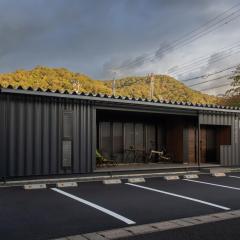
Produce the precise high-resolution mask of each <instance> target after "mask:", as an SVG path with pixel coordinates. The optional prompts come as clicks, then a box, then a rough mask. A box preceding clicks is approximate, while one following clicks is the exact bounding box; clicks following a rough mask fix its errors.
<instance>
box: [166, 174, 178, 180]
mask: <svg viewBox="0 0 240 240" xmlns="http://www.w3.org/2000/svg"><path fill="white" fill-rule="evenodd" d="M164 179H165V180H168V181H170V180H179V179H180V178H179V176H176V175H169V176H164Z"/></svg>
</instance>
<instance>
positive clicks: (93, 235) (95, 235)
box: [83, 233, 107, 240]
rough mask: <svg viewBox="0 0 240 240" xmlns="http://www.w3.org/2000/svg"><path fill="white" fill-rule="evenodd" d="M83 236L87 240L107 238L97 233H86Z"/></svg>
mask: <svg viewBox="0 0 240 240" xmlns="http://www.w3.org/2000/svg"><path fill="white" fill-rule="evenodd" d="M83 236H84V237H85V238H86V239H88V240H107V238H105V237H103V236H101V235H99V234H98V233H87V234H83Z"/></svg>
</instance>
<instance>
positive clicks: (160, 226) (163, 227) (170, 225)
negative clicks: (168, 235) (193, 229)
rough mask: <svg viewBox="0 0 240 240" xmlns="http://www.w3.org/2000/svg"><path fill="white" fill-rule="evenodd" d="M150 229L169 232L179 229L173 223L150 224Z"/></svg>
mask: <svg viewBox="0 0 240 240" xmlns="http://www.w3.org/2000/svg"><path fill="white" fill-rule="evenodd" d="M151 226H152V227H154V228H157V229H158V230H161V231H163V230H169V229H175V228H179V227H181V226H180V225H179V224H177V223H174V222H172V221H166V222H160V223H154V224H151Z"/></svg>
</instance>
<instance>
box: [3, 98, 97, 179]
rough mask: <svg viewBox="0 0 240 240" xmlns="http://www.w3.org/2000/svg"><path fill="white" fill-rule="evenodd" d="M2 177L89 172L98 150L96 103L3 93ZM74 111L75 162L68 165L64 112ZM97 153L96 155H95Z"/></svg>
mask: <svg viewBox="0 0 240 240" xmlns="http://www.w3.org/2000/svg"><path fill="white" fill-rule="evenodd" d="M0 96H1V97H0V106H1V110H0V111H1V127H0V131H1V132H0V142H1V155H0V159H1V161H0V163H1V167H0V170H1V176H2V177H6V178H10V177H21V176H40V175H55V174H72V173H88V172H91V171H92V169H93V164H94V161H93V159H94V158H95V153H93V151H92V149H93V148H92V147H93V145H94V142H95V140H93V138H94V139H95V136H94V134H95V124H93V123H94V122H95V111H94V108H93V106H92V103H90V102H89V101H83V100H74V99H72V100H69V99H68V100H67V99H59V98H55V97H40V96H26V95H25V96H24V95H16V94H1V95H0ZM65 113H71V114H72V119H71V121H72V122H71V123H70V124H71V126H70V128H69V127H68V126H66V127H67V128H68V131H71V134H70V138H68V139H69V141H70V143H71V147H70V148H68V151H70V152H69V154H70V156H69V157H70V159H69V160H70V161H71V163H70V164H69V163H68V165H65V166H64V161H63V155H64V154H62V153H63V148H64V142H66V140H67V138H65V136H64V123H63V119H64V114H65ZM93 155H94V157H93Z"/></svg>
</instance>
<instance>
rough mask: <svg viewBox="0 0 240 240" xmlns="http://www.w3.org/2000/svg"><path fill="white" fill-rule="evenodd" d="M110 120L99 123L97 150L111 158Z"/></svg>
mask: <svg viewBox="0 0 240 240" xmlns="http://www.w3.org/2000/svg"><path fill="white" fill-rule="evenodd" d="M110 126H111V125H110V122H101V123H100V124H99V130H100V135H99V138H100V139H99V143H100V144H99V148H100V149H99V150H100V153H101V154H102V155H103V156H104V157H105V158H107V159H110V158H111V147H112V141H111V128H110Z"/></svg>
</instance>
